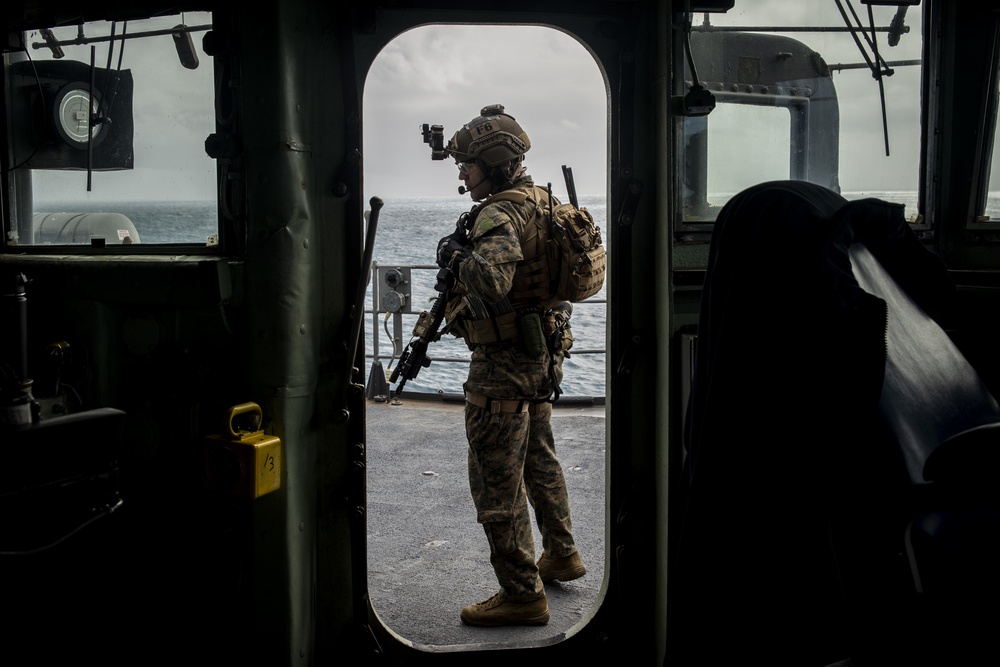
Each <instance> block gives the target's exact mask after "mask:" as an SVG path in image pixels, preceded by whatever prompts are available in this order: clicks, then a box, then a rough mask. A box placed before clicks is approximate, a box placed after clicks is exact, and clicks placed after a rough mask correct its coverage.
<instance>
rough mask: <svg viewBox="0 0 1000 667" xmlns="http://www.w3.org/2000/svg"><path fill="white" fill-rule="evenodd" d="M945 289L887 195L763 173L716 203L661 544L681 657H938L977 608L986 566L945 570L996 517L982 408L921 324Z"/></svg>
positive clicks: (943, 347)
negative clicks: (667, 546)
mask: <svg viewBox="0 0 1000 667" xmlns="http://www.w3.org/2000/svg"><path fill="white" fill-rule="evenodd" d="M953 297H954V287H953V285H952V284H951V281H950V279H949V277H948V274H947V270H946V268H945V266H944V264H943V263H942V262H941V261H940V259H939V258H938V257H937V256H936V255H934V254H933V253H931V252H930V251H928V250H927V249H926V248H924V246H923V245H922V244H921V243H920V241H919V240H918V239H917V238H916V236H915V235H914V234H913V233H912V231H911V230H910V228H909V225H908V224H907V223H906V221H905V220H904V218H903V209H902V207H901V206H898V205H894V204H891V203H887V202H882V201H878V200H862V201H857V202H847V201H846V200H844V199H843V198H842V197H840V196H839V195H836V194H835V193H833V192H830V191H829V190H826V189H824V188H821V187H819V186H814V185H811V184H808V183H802V182H774V183H766V184H762V185H759V186H755V187H753V188H750V189H748V190H746V191H744V192H743V193H740V194H739V195H737V196H736V197H734V198H733V199H732V200H731V201H730V202H729V204H727V206H726V207H725V208H724V209H723V210H722V212H721V213H720V216H719V218H718V221H717V222H716V230H715V234H714V236H713V240H712V248H711V251H710V259H709V266H708V270H707V272H706V279H705V289H704V293H703V300H702V309H701V317H700V322H699V333H698V348H697V354H696V370H695V379H694V384H693V387H692V402H691V406H690V413H689V427H690V432H689V450H688V452H687V458H686V464H685V475H684V479H683V482H684V484H685V489H684V493H683V497H684V502H685V514H684V518H683V523H682V526H681V528H680V530H679V531H678V532H677V539H676V540H675V543H674V547H675V548H674V551H673V552H672V553H673V563H674V567H673V568H672V569H671V581H672V582H674V583H673V587H672V589H671V591H672V596H671V598H672V601H673V602H672V605H671V627H672V628H673V629H674V631H675V632H674V633H672V634H671V639H672V640H673V641H674V643H675V644H676V645H678V646H680V647H681V648H679V649H677V650H678V651H679V654H678V655H679V656H680V657H681V660H680V662H681V664H717V663H719V662H723V661H726V660H736V659H740V658H745V657H746V656H749V655H757V654H759V655H761V656H766V659H767V660H768V661H769V664H796V665H808V664H816V665H825V664H830V663H833V662H835V661H837V660H841V659H843V658H845V657H847V656H853V657H854V658H855V659H856V660H860V659H861V658H866V659H867V660H868V662H869V663H870V664H881V663H882V662H883V661H884V660H886V659H889V660H893V661H897V660H908V661H910V664H912V663H920V662H921V661H923V660H925V659H930V657H931V656H934V657H933V659H934V660H937V659H941V658H942V657H943V656H948V655H952V650H953V649H954V648H955V647H954V646H953V645H952V643H951V636H952V635H953V634H954V630H955V627H956V623H953V622H952V621H951V619H953V618H955V616H956V613H957V616H958V617H962V618H963V619H964V620H963V622H965V625H966V626H968V625H970V623H969V622H972V621H976V620H977V619H979V618H981V616H978V615H974V614H970V613H965V611H964V610H965V609H966V608H967V607H968V605H967V604H966V603H971V602H974V601H977V600H978V596H979V595H980V592H979V590H978V589H977V590H975V591H972V590H970V587H975V586H978V585H979V584H981V583H982V582H983V581H985V580H986V579H989V578H990V576H991V574H990V572H992V570H990V571H989V572H980V573H979V574H978V575H976V574H972V576H971V577H970V576H966V575H968V574H969V573H968V572H964V574H963V576H961V577H956V576H952V573H951V569H952V568H955V567H956V566H957V565H958V564H960V563H961V562H962V561H963V558H964V559H966V560H968V561H969V562H971V561H972V560H973V558H972V553H970V552H969V551H968V550H969V549H974V550H975V554H976V555H977V556H978V554H981V553H982V549H983V540H982V539H981V537H982V536H983V535H990V534H995V533H996V528H997V527H998V526H1000V523H998V521H997V516H996V514H995V509H996V505H995V503H994V501H993V498H992V491H991V489H990V488H989V487H990V484H989V480H990V479H991V478H992V476H993V471H994V470H996V463H997V460H998V458H1000V456H998V454H997V452H998V450H1000V448H998V447H996V446H994V444H993V443H994V442H995V440H993V439H992V433H993V430H994V429H995V428H997V427H995V426H991V425H993V424H997V423H1000V407H998V405H997V402H996V401H995V400H994V399H993V397H992V396H991V395H990V392H989V391H988V390H987V388H986V387H985V386H984V384H983V383H982V381H981V380H980V378H979V376H978V375H977V374H976V372H975V370H974V369H973V368H972V367H971V365H970V364H969V363H968V362H967V361H966V360H965V358H964V356H963V355H962V354H961V352H960V351H959V350H958V349H957V348H956V347H955V345H954V344H953V343H952V341H951V339H950V338H949V337H948V335H947V333H946V332H945V331H944V329H943V328H942V327H941V325H940V324H939V320H940V319H941V318H946V317H947V314H948V309H949V308H950V307H951V306H952V305H953V304H954V298H953ZM991 531H992V532H991ZM979 562H980V563H981V564H985V562H987V561H984V560H980V561H979ZM941 604H947V605H949V607H952V608H950V610H949V613H950V614H951V616H950V617H949V616H948V615H947V614H942V613H939V612H940V605H941ZM954 604H957V605H958V606H959V611H958V612H956V611H955V609H954V608H953V605H954ZM972 624H974V623H972ZM945 628H947V630H945ZM941 633H945V634H946V635H947V638H945V637H944V636H943V635H942V634H941ZM722 637H725V638H726V639H725V641H720V638H722ZM978 639H981V637H980V636H978V635H970V636H966V637H965V638H964V640H965V641H964V644H963V647H962V648H963V649H964V648H967V647H968V646H970V645H972V644H975V643H976V642H977V640H978ZM980 648H982V646H980Z"/></svg>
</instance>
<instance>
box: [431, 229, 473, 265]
mask: <svg viewBox="0 0 1000 667" xmlns="http://www.w3.org/2000/svg"><path fill="white" fill-rule="evenodd" d="M460 238H461V237H460V236H459V234H458V232H455V233H453V234H449V235H448V236H445V237H443V238H442V239H441V240H440V241H438V249H437V265H438V266H440V267H441V268H442V269H449V268H450V269H451V270H452V271H455V272H456V273H457V271H456V269H457V268H458V266H457V264H455V265H453V263H454V262H461V261H462V259H464V258H465V257H468V256H470V255H471V254H472V251H471V250H470V249H469V248H466V247H465V244H463V243H462V242H461V240H460Z"/></svg>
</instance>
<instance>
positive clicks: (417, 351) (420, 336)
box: [389, 269, 453, 397]
mask: <svg viewBox="0 0 1000 667" xmlns="http://www.w3.org/2000/svg"><path fill="white" fill-rule="evenodd" d="M437 279H438V283H437V285H436V286H435V289H437V288H438V287H442V286H443V289H439V290H438V291H439V292H440V293H439V294H438V296H437V298H436V299H434V303H433V304H431V309H430V312H428V311H426V310H425V311H423V312H422V313H420V315H419V316H418V317H417V323H416V324H414V325H413V338H412V339H411V340H410V342H409V344H408V345H407V346H406V349H405V350H403V354H402V355H401V356H400V357H399V365H398V366H396V367H395V368H394V369H392V375H390V376H389V382H392V383H395V382H396V381H397V380H399V385H398V386H397V387H396V391H395V392H393V396H394V397H398V396H399V395H400V394H402V393H403V387H404V386H406V382H407V380H412V379H413V378H415V377H417V373H419V372H420V369H421V368H426V367H427V366H430V365H431V360H430V358H429V357H428V356H427V346H428V345H429V344H430V343H431V342H433V341H435V340H437V336H438V331H439V330H440V329H441V322H442V321H443V320H444V310H445V307H446V306H447V305H448V301H449V299H450V298H451V287H450V284H451V281H452V280H453V278H452V276H451V269H441V270H440V271H438V276H437Z"/></svg>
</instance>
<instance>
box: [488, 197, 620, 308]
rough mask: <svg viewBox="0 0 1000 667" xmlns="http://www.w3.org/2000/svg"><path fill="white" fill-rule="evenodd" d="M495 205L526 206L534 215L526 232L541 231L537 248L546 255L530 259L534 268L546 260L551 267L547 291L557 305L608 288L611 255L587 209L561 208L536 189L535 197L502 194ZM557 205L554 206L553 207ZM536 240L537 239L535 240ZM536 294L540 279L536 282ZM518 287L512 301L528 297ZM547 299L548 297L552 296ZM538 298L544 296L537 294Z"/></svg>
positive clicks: (566, 206)
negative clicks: (607, 278)
mask: <svg viewBox="0 0 1000 667" xmlns="http://www.w3.org/2000/svg"><path fill="white" fill-rule="evenodd" d="M490 199H491V200H492V201H497V200H504V201H510V202H513V203H514V204H517V205H519V206H524V207H525V209H526V211H528V212H529V213H530V215H531V219H530V220H528V222H527V225H526V228H529V229H530V228H531V227H534V229H535V230H537V242H536V243H537V244H538V245H537V246H536V247H540V248H541V247H544V249H545V250H544V255H541V253H539V254H538V255H536V256H535V257H526V258H525V259H526V261H527V262H531V263H532V264H534V263H537V262H538V260H540V259H542V257H544V259H545V262H546V264H547V265H548V281H547V283H548V284H547V285H546V286H545V289H544V291H545V292H548V295H551V296H553V297H554V298H555V300H556V301H570V302H572V303H576V302H578V301H583V300H584V299H587V298H590V297H592V296H594V295H595V294H597V293H598V292H600V291H601V287H603V286H604V274H605V273H606V272H607V265H608V263H607V254H606V253H605V251H604V245H603V243H604V240H603V239H602V238H601V228H600V227H598V226H597V225H595V224H594V216H593V215H591V213H590V211H588V210H587V209H586V208H578V207H576V206H574V205H573V204H572V203H565V204H560V203H558V201H557V200H556V199H555V198H554V197H551V195H550V194H549V193H548V192H546V191H545V190H543V189H541V188H539V187H537V186H534V187H532V196H529V195H528V194H526V193H524V192H518V191H516V190H508V191H505V192H498V193H497V194H495V195H493V196H492V197H491V198H490ZM553 204H554V205H553ZM532 240H533V239H532ZM534 282H535V283H536V288H535V289H534V290H533V291H535V292H537V291H540V290H539V289H538V287H537V279H536V281H534ZM519 287H520V286H519V285H517V284H515V286H514V291H515V292H517V294H514V295H512V296H513V297H514V298H513V299H512V301H517V300H519V299H518V297H522V296H528V294H526V293H522V292H523V290H522V289H519ZM548 295H546V296H548ZM535 296H542V295H541V294H535Z"/></svg>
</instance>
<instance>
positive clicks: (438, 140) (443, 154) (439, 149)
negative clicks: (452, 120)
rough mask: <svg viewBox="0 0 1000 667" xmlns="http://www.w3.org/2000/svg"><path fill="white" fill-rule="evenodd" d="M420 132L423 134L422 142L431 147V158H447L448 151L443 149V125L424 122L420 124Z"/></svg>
mask: <svg viewBox="0 0 1000 667" xmlns="http://www.w3.org/2000/svg"><path fill="white" fill-rule="evenodd" d="M420 132H421V134H423V135H424V143H425V144H429V145H430V147H431V159H432V160H444V159H447V158H448V151H446V150H445V149H444V125H428V124H427V123H424V124H423V125H421V126H420Z"/></svg>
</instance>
